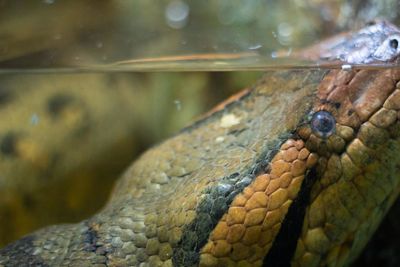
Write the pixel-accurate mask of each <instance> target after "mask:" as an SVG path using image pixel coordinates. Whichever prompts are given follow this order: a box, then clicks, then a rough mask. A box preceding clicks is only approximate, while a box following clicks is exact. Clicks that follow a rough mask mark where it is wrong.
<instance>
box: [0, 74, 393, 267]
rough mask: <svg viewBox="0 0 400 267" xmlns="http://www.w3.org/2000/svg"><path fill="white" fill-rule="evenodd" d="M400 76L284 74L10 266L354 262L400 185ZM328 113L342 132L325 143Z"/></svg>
mask: <svg viewBox="0 0 400 267" xmlns="http://www.w3.org/2000/svg"><path fill="white" fill-rule="evenodd" d="M399 80H400V71H399V70H395V69H390V70H375V71H371V70H358V71H357V70H352V71H340V70H332V71H330V72H327V71H290V72H271V73H268V74H266V75H265V77H264V78H263V79H262V80H261V81H259V83H258V84H256V85H255V86H254V87H253V88H251V89H250V90H248V91H247V93H245V94H242V95H240V97H239V98H236V99H233V100H231V102H230V103H228V104H226V105H225V106H224V107H219V108H218V110H217V111H216V112H214V113H213V114H211V115H209V116H208V117H206V118H204V119H202V120H200V121H199V122H197V123H195V124H194V125H192V126H190V127H188V128H186V129H184V130H182V132H180V133H179V134H178V135H176V136H174V137H172V138H171V139H169V140H167V141H165V142H164V143H162V144H160V145H158V146H156V147H154V148H152V149H150V150H148V151H147V152H146V153H145V154H143V155H142V156H141V157H140V158H139V159H138V160H137V161H136V162H134V163H133V164H132V166H131V167H130V168H129V169H128V170H127V171H126V172H125V174H124V175H123V177H122V178H121V180H120V181H119V183H118V184H117V187H116V189H115V190H114V193H113V196H112V198H111V200H110V201H109V203H108V204H107V206H106V207H105V208H104V209H103V210H102V211H101V212H100V213H99V214H97V215H95V216H93V217H92V218H89V219H87V220H85V221H83V222H81V223H78V224H73V225H63V226H53V227H49V228H45V229H43V230H40V231H37V232H35V233H33V234H31V235H29V236H27V237H25V238H23V239H21V240H19V241H17V242H15V243H12V244H10V245H8V246H7V247H5V248H4V249H3V250H1V251H0V265H4V266H289V265H292V266H343V265H347V264H349V263H350V262H351V261H352V260H353V259H354V258H355V257H356V256H357V255H358V253H359V251H360V250H361V249H362V248H363V246H364V245H365V243H366V242H367V240H368V238H369V236H370V235H371V234H372V233H373V231H374V229H375V228H376V227H377V225H378V223H379V222H380V220H381V219H382V217H383V215H384V214H385V213H386V211H387V210H388V208H389V207H390V206H391V204H392V203H393V201H394V200H395V199H396V197H397V195H398V191H399V181H400V179H399V175H398V171H399V170H398V169H399V165H400V159H399V156H398V155H397V153H393V151H397V149H399V148H400V141H399V134H400V129H399V127H400V122H399V119H398V117H399V114H398V112H399V110H400V89H397V87H396V84H397V82H398V81H399ZM318 110H326V111H328V112H330V113H331V114H332V115H333V116H334V117H335V119H336V122H337V123H336V131H335V133H334V134H333V135H331V136H329V137H328V138H321V137H318V136H317V135H316V134H315V133H313V132H312V130H311V128H310V126H309V120H310V115H311V114H313V112H316V111H318Z"/></svg>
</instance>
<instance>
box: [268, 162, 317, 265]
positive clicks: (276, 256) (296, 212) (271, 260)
mask: <svg viewBox="0 0 400 267" xmlns="http://www.w3.org/2000/svg"><path fill="white" fill-rule="evenodd" d="M316 180H317V172H316V169H315V168H312V169H311V170H310V171H308V172H307V174H306V176H305V178H304V181H303V183H302V185H301V188H300V191H299V193H298V196H297V198H296V199H295V200H294V201H293V203H292V205H290V208H289V210H288V213H287V214H286V216H285V219H284V220H283V223H282V226H281V229H280V230H279V233H278V235H277V236H276V238H275V241H274V243H273V245H272V247H271V249H270V250H269V252H268V254H267V256H266V257H265V258H264V261H263V267H271V266H272V267H289V266H290V262H291V260H292V258H293V255H294V252H295V250H296V246H297V241H298V239H299V237H300V233H301V228H302V227H303V222H304V216H305V213H306V208H307V206H308V205H309V202H310V193H311V188H312V186H313V185H314V183H315V181H316Z"/></svg>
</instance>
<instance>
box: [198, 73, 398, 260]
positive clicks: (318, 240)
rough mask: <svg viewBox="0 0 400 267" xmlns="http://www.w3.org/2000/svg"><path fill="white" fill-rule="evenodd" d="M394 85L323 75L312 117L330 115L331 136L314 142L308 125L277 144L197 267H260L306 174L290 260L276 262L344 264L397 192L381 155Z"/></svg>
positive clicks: (394, 120)
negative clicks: (306, 198) (306, 199)
mask: <svg viewBox="0 0 400 267" xmlns="http://www.w3.org/2000/svg"><path fill="white" fill-rule="evenodd" d="M399 80H400V72H399V71H398V70H383V71H376V70H375V71H371V70H360V71H357V70H355V71H341V70H333V71H330V72H329V73H328V74H327V75H326V76H325V77H324V79H323V80H322V81H321V83H320V86H319V88H318V91H317V95H316V96H317V97H316V101H315V104H314V107H313V112H318V111H321V110H324V111H328V112H330V113H331V114H332V115H333V116H334V117H335V120H336V131H335V132H334V133H333V134H332V135H330V136H329V137H327V138H322V137H320V136H318V134H315V133H313V131H312V130H311V128H310V126H309V124H308V123H305V124H303V125H300V126H299V128H298V129H297V131H296V132H297V134H298V137H299V138H300V139H299V140H295V139H289V140H287V141H286V142H285V143H284V144H282V145H281V147H280V149H279V151H278V153H277V154H276V155H275V156H274V157H273V159H272V160H271V162H270V165H269V166H268V168H267V169H266V173H263V174H260V175H258V176H257V177H256V178H255V179H254V180H253V182H252V183H251V184H250V185H249V186H248V187H246V188H245V189H244V190H243V192H242V193H240V194H239V195H237V196H236V197H235V198H234V200H233V202H232V203H231V205H230V207H229V209H228V211H227V213H226V214H224V215H223V217H222V218H221V220H220V221H219V222H218V224H217V226H216V227H215V228H214V230H213V231H212V233H211V235H210V237H209V239H208V242H207V244H206V245H205V246H204V247H203V248H202V250H201V252H200V266H230V265H232V266H233V265H234V266H236V265H238V266H263V264H264V266H265V263H266V262H265V258H266V256H267V255H268V253H269V251H270V249H271V247H272V246H273V244H274V242H278V241H279V240H278V241H277V240H276V239H277V238H278V237H277V236H278V233H279V232H280V231H281V228H282V224H283V223H284V219H285V216H286V215H287V213H288V209H289V208H290V206H291V204H292V203H293V201H294V200H295V199H296V198H297V197H298V194H299V191H300V188H301V185H302V183H303V182H304V178H305V177H306V176H307V172H308V171H309V170H310V169H312V168H315V170H316V174H317V177H318V179H317V180H316V182H315V184H314V185H313V187H312V189H311V192H310V203H309V206H308V207H307V209H306V214H305V217H304V222H303V227H302V230H301V233H300V236H299V239H298V240H297V247H296V249H295V253H294V256H293V258H292V259H291V260H289V259H286V260H283V262H285V261H288V260H289V262H291V265H292V266H325V265H332V266H334V265H339V266H341V265H343V264H345V263H347V262H349V261H352V259H353V258H354V256H353V255H357V254H358V253H359V251H360V250H361V248H362V247H363V246H364V245H365V243H366V241H367V240H368V237H369V236H370V235H371V234H372V233H373V231H374V229H375V228H376V227H377V225H378V224H379V221H380V220H381V218H382V217H383V214H384V213H386V211H387V210H388V208H389V207H390V206H391V204H392V203H393V201H394V200H395V199H396V197H397V195H398V193H399V191H400V189H399V181H398V180H399V179H398V177H397V175H396V174H395V173H393V172H396V171H398V167H397V165H396V164H395V162H396V159H397V156H396V155H394V154H393V153H389V152H390V150H389V149H393V148H394V147H395V148H397V149H400V144H399V142H398V141H397V140H396V139H395V138H396V137H398V136H399V134H398V133H397V132H398V130H399V129H400V126H399V125H400V123H399V117H400V116H399V114H400V112H399V110H400V91H399V89H397V88H400V83H398V84H397V86H396V83H397V82H398V81H399ZM396 87H397V88H396ZM388 139H390V140H389V141H388ZM385 151H386V152H385ZM397 160H398V159H397ZM388 162H394V163H392V164H391V163H388ZM385 168H389V169H390V170H389V171H387V170H385ZM381 174H382V176H383V177H380V176H381ZM378 177H379V178H378ZM268 266H269V265H268Z"/></svg>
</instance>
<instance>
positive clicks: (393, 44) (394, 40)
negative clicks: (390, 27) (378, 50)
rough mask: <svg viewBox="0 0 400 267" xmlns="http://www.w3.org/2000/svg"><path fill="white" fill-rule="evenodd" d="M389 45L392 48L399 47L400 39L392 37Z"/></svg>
mask: <svg viewBox="0 0 400 267" xmlns="http://www.w3.org/2000/svg"><path fill="white" fill-rule="evenodd" d="M389 45H390V47H391V48H393V49H397V47H398V46H399V41H398V40H397V39H391V40H390V41H389Z"/></svg>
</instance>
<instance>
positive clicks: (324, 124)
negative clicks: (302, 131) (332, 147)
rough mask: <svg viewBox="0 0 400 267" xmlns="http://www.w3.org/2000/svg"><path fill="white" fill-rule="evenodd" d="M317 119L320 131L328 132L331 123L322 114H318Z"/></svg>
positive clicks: (330, 128)
mask: <svg viewBox="0 0 400 267" xmlns="http://www.w3.org/2000/svg"><path fill="white" fill-rule="evenodd" d="M317 119H319V122H318V124H317V127H318V128H319V130H320V131H321V132H329V131H330V130H332V124H331V121H330V120H329V119H328V118H326V117H324V116H319V117H318V118H317Z"/></svg>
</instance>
